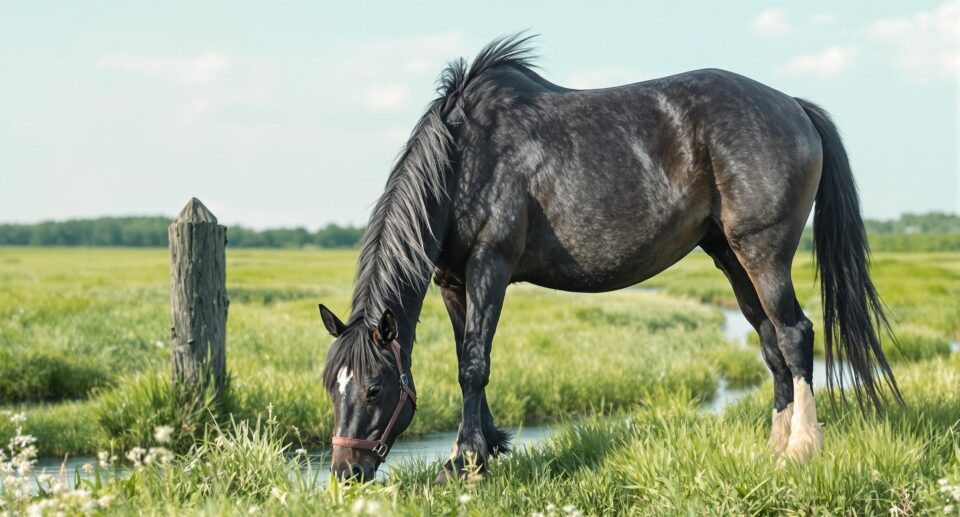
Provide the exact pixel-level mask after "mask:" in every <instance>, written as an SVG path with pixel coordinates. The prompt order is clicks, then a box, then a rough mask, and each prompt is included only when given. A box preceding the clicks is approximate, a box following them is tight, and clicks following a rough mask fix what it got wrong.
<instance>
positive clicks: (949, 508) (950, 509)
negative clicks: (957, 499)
mask: <svg viewBox="0 0 960 517" xmlns="http://www.w3.org/2000/svg"><path fill="white" fill-rule="evenodd" d="M943 513H953V505H952V504H948V505H946V506H944V507H943Z"/></svg>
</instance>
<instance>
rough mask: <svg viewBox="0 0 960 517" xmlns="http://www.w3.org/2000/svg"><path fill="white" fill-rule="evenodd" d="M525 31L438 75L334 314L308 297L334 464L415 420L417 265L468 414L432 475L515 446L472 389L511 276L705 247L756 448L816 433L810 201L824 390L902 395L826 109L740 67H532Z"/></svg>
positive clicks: (616, 275)
mask: <svg viewBox="0 0 960 517" xmlns="http://www.w3.org/2000/svg"><path fill="white" fill-rule="evenodd" d="M528 40H529V37H520V36H517V35H515V36H512V37H507V38H502V39H499V40H497V41H494V42H493V43H491V44H490V45H488V46H487V47H485V48H484V49H483V50H482V51H481V52H480V54H479V55H478V56H477V57H476V59H475V60H474V61H473V63H472V64H471V65H470V66H467V64H466V62H465V61H463V60H462V59H461V60H458V61H455V62H453V63H451V64H450V65H448V66H447V68H446V69H445V70H443V72H442V74H441V76H440V80H439V87H438V93H439V96H438V97H437V98H436V99H435V100H433V101H432V102H431V103H430V104H429V106H428V107H427V109H426V112H425V113H424V115H423V116H422V118H421V119H420V121H419V123H418V124H417V126H416V128H414V130H413V132H412V134H411V136H410V139H409V141H408V142H407V144H406V146H405V148H404V150H403V152H402V153H401V154H400V156H399V157H398V159H397V162H396V164H395V165H394V167H393V170H392V171H391V172H390V176H389V179H388V180H387V185H386V189H385V191H384V193H383V195H382V196H381V197H380V199H379V201H378V202H377V204H376V206H375V208H374V210H373V214H372V215H371V218H370V223H369V226H368V227H367V230H366V233H365V235H364V237H363V241H362V244H361V249H360V257H359V261H358V271H357V274H356V280H355V285H354V292H353V299H352V314H351V315H350V318H349V319H348V320H347V322H346V323H344V322H343V321H341V320H340V319H339V318H337V316H335V315H334V314H333V313H332V312H330V310H328V309H327V308H326V307H324V306H322V305H321V306H320V312H321V316H322V319H323V322H324V325H325V327H326V328H327V330H328V331H329V332H330V334H332V335H333V336H334V337H335V338H336V340H335V341H334V343H333V345H332V346H331V348H330V351H329V353H328V356H327V362H326V365H325V368H324V372H323V382H324V386H325V388H326V390H327V391H328V392H329V394H330V397H331V399H332V402H333V407H334V438H333V445H334V449H333V471H334V472H335V473H336V474H337V475H339V476H342V477H354V476H356V477H361V478H365V479H368V480H369V479H371V478H372V477H373V475H374V473H375V471H376V469H377V467H378V466H379V465H380V463H381V462H382V461H383V460H384V458H385V456H386V453H387V451H388V450H389V448H390V446H391V445H392V444H393V442H394V440H396V438H397V436H398V435H399V434H400V433H401V432H403V430H404V429H406V427H407V426H408V425H409V424H410V421H411V420H412V419H413V415H414V411H415V409H416V391H415V387H414V382H413V376H412V374H411V368H412V365H411V356H412V350H413V345H414V341H415V334H416V327H417V321H418V317H419V315H420V311H421V308H422V306H423V299H424V296H425V294H426V291H427V289H428V287H429V284H430V279H431V277H432V278H433V279H434V282H435V283H436V284H437V285H438V286H439V287H440V292H441V294H442V296H443V301H444V303H445V304H446V308H447V311H448V312H449V315H450V321H451V323H452V324H453V333H454V338H455V341H456V350H457V360H458V361H459V376H458V380H459V382H460V387H461V389H462V392H463V414H462V420H461V423H460V428H459V430H458V432H457V437H456V441H455V443H454V445H453V452H452V453H451V456H450V460H449V461H448V462H447V463H446V464H445V465H444V468H443V470H442V471H441V472H440V474H439V475H438V482H442V481H444V480H447V479H448V478H449V477H450V476H464V475H466V474H467V473H469V471H470V469H472V468H475V466H476V467H480V468H482V467H483V465H484V464H485V462H486V461H487V460H488V459H489V458H491V457H493V456H495V455H497V454H499V453H502V452H505V451H507V450H508V445H509V443H508V441H509V435H508V433H506V432H504V431H503V430H501V429H498V428H497V426H496V425H495V424H494V419H493V415H492V413H491V410H490V407H489V404H488V401H487V396H486V394H485V387H486V386H487V382H488V380H489V378H490V374H491V372H490V348H491V344H492V342H493V336H494V332H495V331H496V328H497V321H498V319H499V316H500V310H501V307H502V306H503V300H504V295H505V293H506V289H507V286H508V285H509V284H511V283H513V282H530V283H533V284H536V285H540V286H543V287H547V288H550V289H560V290H564V291H576V292H602V291H613V290H617V289H622V288H624V287H627V286H631V285H634V284H637V283H639V282H642V281H643V280H645V279H647V278H650V277H652V276H654V275H656V274H657V273H659V272H661V271H663V270H664V269H666V268H667V267H669V266H671V265H672V264H674V263H675V262H677V261H678V260H680V259H681V258H683V257H684V256H685V255H687V254H688V253H689V252H690V251H691V250H692V249H693V248H695V247H697V246H699V247H701V248H702V249H703V250H704V251H705V252H706V253H707V254H709V255H710V256H711V257H712V258H713V259H714V261H715V263H716V266H717V267H718V268H719V269H721V270H722V271H723V273H724V274H725V275H726V276H727V278H728V279H729V281H730V284H731V285H732V287H733V290H734V293H735V294H736V298H737V302H738V303H739V305H740V308H741V310H742V311H743V314H744V315H745V316H746V318H747V320H749V321H750V323H751V324H752V325H753V327H754V328H755V329H756V331H757V333H758V334H759V336H760V342H761V345H762V347H761V348H762V354H763V358H764V360H765V362H766V364H767V366H768V367H769V368H770V372H771V373H772V376H773V381H774V382H773V386H774V388H773V390H774V397H773V398H774V409H773V429H772V432H771V437H770V445H771V447H772V448H773V450H774V451H775V452H776V453H777V454H783V455H785V456H786V457H789V458H793V459H796V460H804V459H806V458H808V457H810V456H811V455H812V454H814V453H816V451H818V450H819V449H820V448H822V446H823V432H822V430H821V427H820V424H819V423H818V421H817V415H816V407H815V404H814V399H813V391H812V385H811V384H812V373H813V372H812V369H813V325H812V323H811V322H810V320H808V319H807V317H806V316H805V315H804V313H803V311H802V310H801V307H800V304H799V303H798V302H797V299H796V295H795V293H794V288H793V283H792V280H791V277H790V271H791V263H792V260H793V256H794V254H795V252H796V249H797V245H798V243H799V240H800V235H801V232H803V228H804V225H805V223H806V221H807V218H808V215H809V214H810V210H811V208H812V207H813V205H814V201H816V209H815V212H814V222H813V225H814V236H815V237H814V239H815V246H816V256H817V259H818V267H819V276H820V280H821V285H822V293H821V294H822V301H823V314H824V331H825V349H826V356H827V369H828V379H829V381H828V385H829V386H830V388H831V389H832V388H833V387H834V385H835V384H836V383H837V382H839V386H840V387H841V388H842V387H843V382H844V380H843V378H844V375H843V373H842V370H841V371H840V372H835V371H834V370H835V369H837V362H846V363H847V364H848V365H849V370H850V371H851V372H852V374H851V375H850V377H851V378H852V384H853V389H854V391H855V392H856V394H857V400H858V402H859V403H860V405H861V407H863V406H864V400H865V399H866V400H867V402H869V403H872V404H873V405H876V406H877V407H878V408H879V407H880V405H881V404H882V402H883V401H884V399H885V398H886V392H887V391H891V392H892V393H893V394H894V396H895V397H896V398H897V399H899V398H900V393H899V389H898V387H897V384H896V381H895V380H894V378H893V373H892V372H891V370H890V367H889V365H888V364H887V361H886V360H885V358H884V355H883V351H882V349H881V347H880V340H879V336H880V334H881V331H884V330H886V331H889V326H888V325H887V323H886V319H885V317H884V315H883V311H882V306H881V302H880V300H879V298H878V296H877V293H876V291H875V289H874V287H873V284H872V283H871V281H870V278H869V276H868V271H867V258H868V247H867V240H866V235H865V232H864V227H863V221H862V220H861V216H860V208H859V200H858V196H857V191H856V186H855V184H854V180H853V175H852V173H851V171H850V166H849V163H848V161H847V155H846V152H845V151H844V148H843V145H842V143H841V141H840V136H839V135H838V133H837V129H836V127H834V125H833V123H832V122H831V120H830V118H829V117H828V116H827V114H826V112H824V110H822V109H821V108H819V107H817V106H815V105H814V104H812V103H810V102H807V101H805V100H802V99H797V98H794V97H790V96H787V95H785V94H783V93H780V92H778V91H776V90H774V89H772V88H770V87H767V86H765V85H763V84H760V83H758V82H756V81H753V80H751V79H748V78H746V77H743V76H740V75H737V74H734V73H731V72H726V71H723V70H715V69H711V70H697V71H693V72H687V73H682V74H679V75H674V76H670V77H665V78H662V79H654V80H651V81H646V82H641V83H636V84H630V85H626V86H619V87H615V88H604V89H597V90H574V89H569V88H564V87H561V86H557V85H555V84H552V83H550V82H548V81H546V80H545V79H543V78H542V77H540V76H539V75H537V74H536V73H535V72H534V71H533V69H532V64H531V57H530V56H531V54H530V50H529V48H528V45H527V42H528Z"/></svg>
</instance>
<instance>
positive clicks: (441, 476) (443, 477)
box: [433, 469, 453, 485]
mask: <svg viewBox="0 0 960 517" xmlns="http://www.w3.org/2000/svg"><path fill="white" fill-rule="evenodd" d="M448 474H450V472H449V471H448V470H447V469H443V470H441V471H440V472H439V473H438V474H437V478H436V479H434V480H433V484H434V485H446V484H447V483H449V482H450V481H451V480H452V479H453V476H449V475H448Z"/></svg>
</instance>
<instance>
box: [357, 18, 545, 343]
mask: <svg viewBox="0 0 960 517" xmlns="http://www.w3.org/2000/svg"><path fill="white" fill-rule="evenodd" d="M530 38H531V37H530V36H527V37H520V35H513V36H508V37H504V38H500V39H497V40H495V41H493V42H492V43H490V44H489V45H487V46H486V47H485V48H484V49H483V50H481V51H480V53H479V54H478V55H477V58H476V59H475V60H474V61H473V64H472V65H471V66H470V67H469V68H468V67H467V63H466V61H465V60H464V59H463V58H460V59H458V60H456V61H454V62H452V63H450V64H449V65H447V67H446V68H444V69H443V71H442V72H441V74H440V78H439V80H438V82H439V86H438V88H437V93H438V94H439V96H438V97H437V98H436V99H434V100H433V101H432V102H430V104H429V105H428V106H427V109H426V112H425V113H424V114H423V116H422V117H421V118H420V121H419V122H418V123H417V125H416V127H415V128H414V130H413V132H412V134H411V135H410V139H409V140H408V141H407V144H406V146H405V147H404V149H403V150H402V152H401V153H400V155H399V157H398V159H397V161H396V163H395V165H394V166H393V170H392V171H391V172H390V176H389V178H388V180H387V186H386V188H385V189H384V193H383V195H382V196H381V197H380V199H379V200H378V201H377V204H376V206H375V208H374V210H373V214H372V215H371V217H370V222H369V224H368V225H367V231H366V233H365V234H364V236H363V241H362V243H361V247H360V259H359V261H358V264H357V276H356V279H355V281H354V292H353V301H352V303H351V308H352V316H351V320H355V319H357V318H363V319H364V321H365V323H366V324H367V325H368V326H369V327H372V326H374V325H376V322H377V319H378V318H379V317H380V316H381V315H382V314H383V311H384V309H385V308H386V302H387V301H394V302H397V303H400V302H401V300H400V293H401V289H402V287H403V286H404V284H406V285H410V286H417V287H420V286H426V285H427V283H429V280H430V274H431V273H432V272H433V267H434V265H433V263H432V261H431V259H430V257H428V256H427V254H426V253H425V251H424V249H425V246H424V243H425V240H426V239H428V238H429V239H435V238H437V237H438V236H436V235H434V232H433V230H432V228H431V226H430V221H429V215H428V207H429V206H430V203H431V201H433V200H436V199H440V198H441V197H442V196H445V195H446V190H445V185H446V179H447V173H448V171H449V170H450V164H451V161H452V160H453V157H454V151H455V149H454V144H453V139H452V136H451V128H452V127H454V126H456V125H459V124H460V123H461V122H462V121H463V120H464V118H465V117H466V112H467V111H468V109H469V105H470V104H471V103H472V102H473V101H474V99H473V98H472V97H474V95H472V94H473V93H475V92H476V90H478V89H479V88H478V87H479V86H481V84H482V82H483V81H481V76H483V74H484V73H485V72H487V71H489V70H491V69H494V68H498V67H504V66H510V67H514V68H518V69H529V68H530V67H531V66H532V65H531V63H530V59H531V49H530V48H529V47H528V46H527V43H528V41H529V40H530Z"/></svg>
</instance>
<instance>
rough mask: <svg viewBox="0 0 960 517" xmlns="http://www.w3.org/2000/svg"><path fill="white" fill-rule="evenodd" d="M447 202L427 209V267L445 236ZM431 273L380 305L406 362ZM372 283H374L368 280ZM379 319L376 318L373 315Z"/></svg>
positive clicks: (432, 261) (444, 200)
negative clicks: (392, 317) (386, 311)
mask: <svg viewBox="0 0 960 517" xmlns="http://www.w3.org/2000/svg"><path fill="white" fill-rule="evenodd" d="M449 209H450V200H449V198H447V197H446V196H443V198H442V199H440V200H435V202H434V206H431V207H430V216H431V228H432V230H433V231H432V233H433V235H434V236H435V237H436V238H431V237H425V239H424V253H425V254H426V256H427V257H428V258H429V259H430V261H431V263H433V264H436V263H437V261H438V260H439V258H440V254H441V253H442V251H443V249H442V245H443V240H444V237H445V236H446V232H447V228H448V225H449V224H448V223H449V217H450V210H449ZM431 277H432V271H431V272H428V273H426V276H425V278H423V279H421V281H420V282H417V283H416V284H415V285H411V284H410V283H407V282H404V283H403V284H402V287H401V288H400V293H399V296H393V295H391V296H390V297H388V298H387V300H386V301H385V303H384V305H385V307H386V308H387V309H390V310H391V311H392V312H393V314H394V315H395V316H396V318H397V326H398V334H397V341H398V342H399V343H400V347H401V349H402V350H403V353H404V355H405V356H406V359H407V360H408V361H409V358H410V355H411V354H412V353H413V343H414V340H415V338H416V332H417V323H418V322H419V320H420V312H421V311H422V309H423V300H424V298H425V297H426V294H427V290H428V289H429V288H430V280H431ZM371 280H372V281H376V280H374V279H371ZM373 316H374V317H376V318H379V317H380V316H381V315H380V314H375V315H373Z"/></svg>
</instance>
